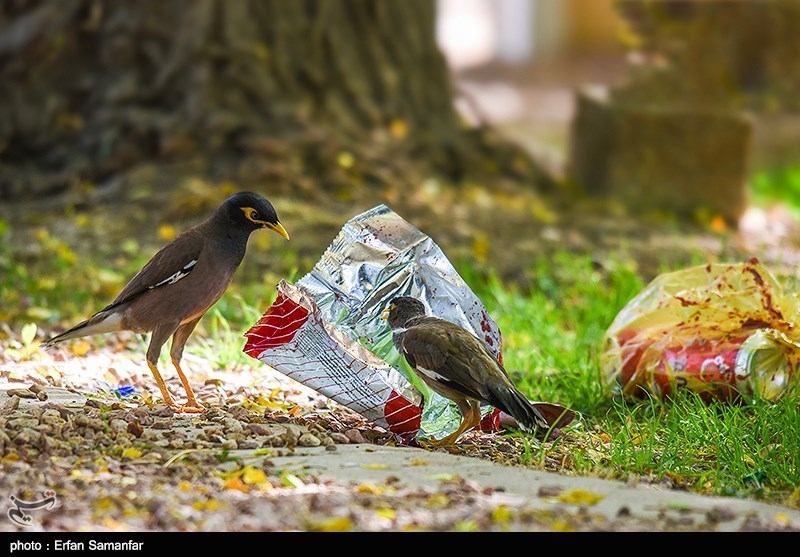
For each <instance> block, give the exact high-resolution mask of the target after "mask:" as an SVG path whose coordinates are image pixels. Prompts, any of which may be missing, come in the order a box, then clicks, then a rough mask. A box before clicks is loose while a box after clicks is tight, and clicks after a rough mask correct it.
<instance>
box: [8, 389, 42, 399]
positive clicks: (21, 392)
mask: <svg viewBox="0 0 800 557" xmlns="http://www.w3.org/2000/svg"><path fill="white" fill-rule="evenodd" d="M6 392H7V393H8V396H18V397H19V398H36V393H34V392H32V391H31V390H29V389H8V390H7V391H6Z"/></svg>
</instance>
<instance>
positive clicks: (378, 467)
mask: <svg viewBox="0 0 800 557" xmlns="http://www.w3.org/2000/svg"><path fill="white" fill-rule="evenodd" d="M361 468H363V469H364V470H386V469H388V468H389V465H388V464H377V463H376V464H362V465H361Z"/></svg>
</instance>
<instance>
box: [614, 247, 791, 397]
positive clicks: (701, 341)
mask: <svg viewBox="0 0 800 557" xmlns="http://www.w3.org/2000/svg"><path fill="white" fill-rule="evenodd" d="M798 309H800V303H799V302H798V298H797V297H796V295H794V294H786V293H784V291H783V289H782V288H781V285H780V284H779V283H778V281H777V280H776V279H775V278H774V277H773V276H772V275H771V274H770V273H769V271H768V270H767V269H766V268H764V267H763V265H762V264H761V263H760V262H759V261H758V260H757V259H751V260H750V261H748V262H746V263H741V264H710V265H702V266H698V267H693V268H690V269H685V270H681V271H675V272H672V273H665V274H662V275H660V276H658V277H656V278H655V279H654V280H653V281H652V282H651V283H650V284H649V285H648V286H647V287H646V288H645V289H644V290H642V292H640V293H639V294H638V295H637V296H636V297H634V299H633V300H631V301H630V302H629V303H628V304H627V305H626V306H625V308H623V310H622V311H620V313H619V314H618V315H617V317H616V318H615V319H614V322H613V323H612V324H611V326H610V327H609V329H608V330H607V331H606V335H605V344H604V352H603V355H602V366H603V371H604V373H605V374H606V376H607V377H608V379H609V380H610V381H612V382H614V383H615V384H616V386H617V387H618V388H619V389H620V391H621V392H622V394H623V395H625V396H627V397H634V398H643V397H645V396H655V397H657V398H664V397H669V396H671V395H673V394H674V393H676V392H677V391H679V390H689V391H692V392H695V393H697V394H698V395H700V397H701V398H702V399H703V400H705V401H706V402H710V401H712V400H721V401H725V402H731V401H735V400H738V399H739V398H740V397H741V395H742V394H745V393H747V394H752V395H756V396H760V397H763V398H766V399H769V400H776V399H777V398H778V397H780V396H781V395H782V394H783V393H785V392H787V391H788V390H789V389H791V388H794V387H796V386H797V384H798V383H800V373H798V365H800V333H799V332H798V330H797V326H796V323H795V322H794V321H793V320H794V319H795V318H796V316H797V315H798Z"/></svg>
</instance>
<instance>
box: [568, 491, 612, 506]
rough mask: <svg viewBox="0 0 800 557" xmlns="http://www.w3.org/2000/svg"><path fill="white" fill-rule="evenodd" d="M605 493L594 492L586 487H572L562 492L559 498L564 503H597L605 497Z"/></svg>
mask: <svg viewBox="0 0 800 557" xmlns="http://www.w3.org/2000/svg"><path fill="white" fill-rule="evenodd" d="M604 497H605V496H604V495H600V494H599V493H592V492H591V491H586V490H585V489H570V490H568V491H565V492H563V493H561V494H560V495H559V496H558V500H559V501H561V502H562V503H570V504H573V505H596V504H597V503H599V502H600V501H602V500H603V499H604Z"/></svg>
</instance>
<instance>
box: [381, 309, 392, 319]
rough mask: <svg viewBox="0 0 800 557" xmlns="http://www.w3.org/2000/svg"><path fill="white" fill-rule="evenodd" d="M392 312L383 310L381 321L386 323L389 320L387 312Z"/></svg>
mask: <svg viewBox="0 0 800 557" xmlns="http://www.w3.org/2000/svg"><path fill="white" fill-rule="evenodd" d="M390 311H392V309H391V308H384V309H383V311H382V312H381V321H386V320H387V319H389V312H390Z"/></svg>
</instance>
